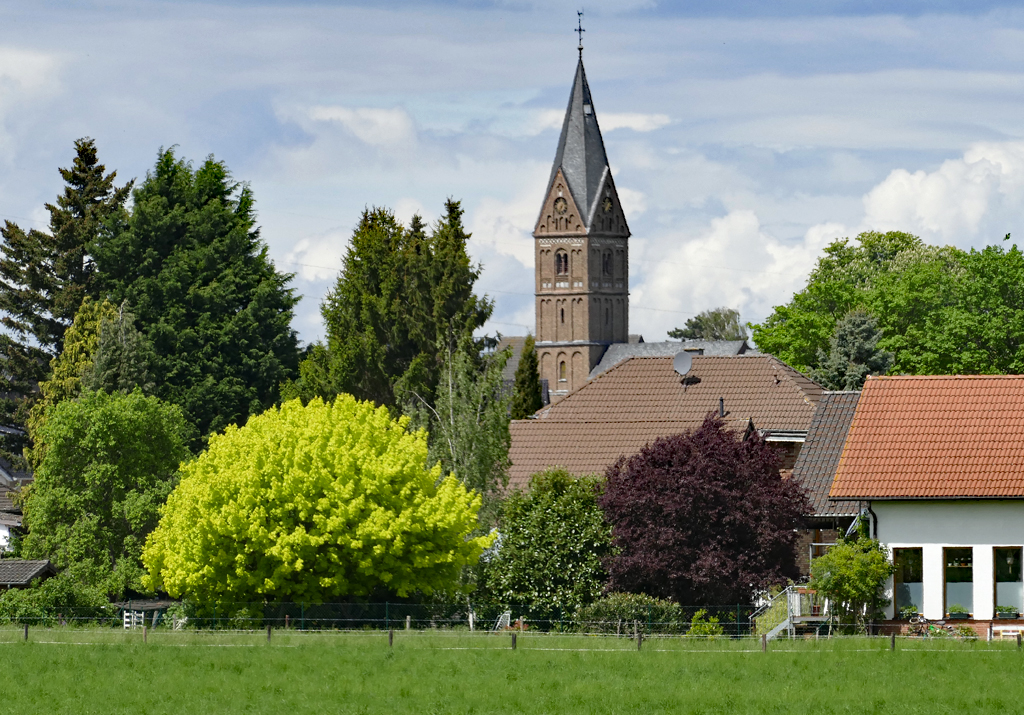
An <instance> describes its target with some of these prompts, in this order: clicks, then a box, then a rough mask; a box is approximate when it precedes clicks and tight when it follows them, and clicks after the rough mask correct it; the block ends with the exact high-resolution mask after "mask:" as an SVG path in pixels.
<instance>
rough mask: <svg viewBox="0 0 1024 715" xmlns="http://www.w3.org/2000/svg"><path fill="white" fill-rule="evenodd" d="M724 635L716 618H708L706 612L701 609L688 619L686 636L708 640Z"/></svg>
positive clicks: (723, 630)
mask: <svg viewBox="0 0 1024 715" xmlns="http://www.w3.org/2000/svg"><path fill="white" fill-rule="evenodd" d="M724 634H725V629H723V628H722V626H721V624H720V623H719V622H718V616H711V617H708V612H707V611H706V610H705V609H703V608H702V609H700V610H699V611H697V612H696V613H694V614H693V618H691V619H690V630H688V631H687V632H686V635H688V636H693V637H695V638H708V639H710V638H717V637H718V636H721V635H724Z"/></svg>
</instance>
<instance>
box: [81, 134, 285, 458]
mask: <svg viewBox="0 0 1024 715" xmlns="http://www.w3.org/2000/svg"><path fill="white" fill-rule="evenodd" d="M132 196H133V207H132V212H131V215H130V216H128V217H126V218H125V219H124V220H123V221H121V222H120V223H119V224H118V225H117V226H116V227H115V229H114V230H113V231H112V232H111V235H110V236H109V238H107V239H105V240H103V241H101V242H100V243H99V245H98V247H97V250H96V261H97V266H98V268H99V275H100V276H101V277H102V280H103V288H104V289H105V290H106V291H107V292H108V293H109V295H110V296H111V298H112V299H114V300H116V301H117V303H121V302H123V301H125V300H127V301H128V302H129V303H130V304H131V306H132V310H133V312H134V313H135V317H136V322H137V327H138V328H139V329H140V330H141V331H142V332H143V333H144V334H145V336H146V337H147V339H148V340H149V341H150V342H151V344H152V346H153V351H154V354H155V358H154V360H153V363H154V364H153V367H152V374H153V375H154V376H156V377H157V378H158V383H157V385H156V387H155V395H156V396H157V397H159V398H160V399H162V400H164V401H167V402H170V403H172V404H176V405H178V406H180V407H181V409H182V411H183V412H184V414H185V417H186V418H187V419H188V421H189V422H190V423H191V424H193V425H194V426H195V427H196V429H197V430H198V434H199V435H203V436H205V435H209V434H210V433H212V432H216V431H219V430H221V429H223V428H224V427H225V426H227V425H229V424H244V423H245V421H246V419H247V418H248V417H249V415H250V414H253V413H258V412H262V411H263V410H265V409H266V408H267V407H270V406H271V405H273V404H274V403H275V402H276V401H277V398H278V386H279V385H280V384H281V383H282V382H283V381H285V380H287V379H290V378H292V377H294V374H295V368H296V367H297V363H298V350H297V345H296V342H297V340H296V335H295V331H293V330H292V328H291V321H292V315H293V308H294V306H295V304H296V302H297V299H296V298H295V296H294V295H293V291H292V289H291V288H288V283H289V281H290V280H291V276H290V275H288V274H283V273H278V272H277V271H276V270H275V268H274V264H273V263H272V262H271V261H270V259H269V258H268V256H267V247H266V245H265V244H264V243H263V241H262V240H261V239H260V233H259V228H258V227H257V226H256V217H255V208H254V202H253V195H252V192H251V190H250V189H249V187H248V186H246V185H244V184H239V183H236V182H235V181H233V180H232V177H231V174H230V172H229V171H228V169H227V167H226V166H225V165H224V164H223V163H222V162H219V161H216V160H215V159H214V158H213V157H209V158H207V159H206V160H205V161H204V162H203V163H202V164H201V165H200V166H199V167H198V168H194V167H193V165H192V164H191V162H187V161H185V160H183V159H178V158H177V157H176V156H175V154H174V150H173V149H168V150H166V151H161V152H160V153H159V154H158V156H157V162H156V166H155V167H154V168H153V170H152V171H151V172H149V173H148V174H147V175H146V179H145V181H143V182H142V183H141V184H140V185H139V187H138V188H137V189H136V190H135V191H134V192H133V194H132ZM201 446H202V444H201V442H194V443H193V444H192V447H193V448H198V447H201Z"/></svg>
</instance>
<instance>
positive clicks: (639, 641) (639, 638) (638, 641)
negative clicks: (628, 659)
mask: <svg viewBox="0 0 1024 715" xmlns="http://www.w3.org/2000/svg"><path fill="white" fill-rule="evenodd" d="M643 642H644V634H643V633H637V634H636V649H637V650H640V645H641V644H642V643H643Z"/></svg>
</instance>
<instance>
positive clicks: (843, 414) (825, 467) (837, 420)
mask: <svg viewBox="0 0 1024 715" xmlns="http://www.w3.org/2000/svg"><path fill="white" fill-rule="evenodd" d="M859 397H860V393H859V392H825V393H823V394H822V396H821V401H820V402H818V409H817V410H815V411H814V418H813V419H812V420H811V428H810V429H809V430H808V431H807V439H806V441H805V442H804V446H803V447H802V448H801V450H800V455H799V456H798V457H797V458H796V464H795V465H793V479H795V480H796V481H797V482H799V483H800V485H801V486H803V488H804V489H806V490H807V498H808V499H809V500H810V502H811V507H812V510H811V513H810V516H856V514H857V502H842V501H829V498H828V493H829V489H830V488H831V487H832V480H833V478H834V477H835V476H836V467H838V466H839V457H840V456H842V454H843V445H844V444H845V443H846V433H847V431H849V429H850V423H851V422H852V421H853V414H854V412H855V411H856V409H857V398H859Z"/></svg>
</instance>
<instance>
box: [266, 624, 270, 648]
mask: <svg viewBox="0 0 1024 715" xmlns="http://www.w3.org/2000/svg"><path fill="white" fill-rule="evenodd" d="M269 643H270V626H269V625H268V626H267V644H269Z"/></svg>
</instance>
